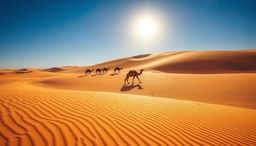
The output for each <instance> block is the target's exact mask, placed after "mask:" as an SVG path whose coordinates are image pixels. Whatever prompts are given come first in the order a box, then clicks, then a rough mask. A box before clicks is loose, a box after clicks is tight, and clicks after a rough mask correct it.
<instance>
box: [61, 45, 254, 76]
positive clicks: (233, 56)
mask: <svg viewBox="0 0 256 146" xmlns="http://www.w3.org/2000/svg"><path fill="white" fill-rule="evenodd" d="M255 62H256V50H255V49H252V50H237V51H180V52H166V53H160V54H144V55H138V56H132V57H126V58H121V59H117V60H112V61H108V62H104V63H101V64H97V65H92V66H88V67H86V68H102V67H109V68H114V67H116V66H122V67H124V68H126V69H131V68H144V69H147V70H154V71H161V72H166V73H187V74H198V73H200V74H205V73H208V74H212V73H243V72H253V73H255V72H256V64H255ZM66 72H69V73H81V69H80V70H79V69H70V70H66Z"/></svg>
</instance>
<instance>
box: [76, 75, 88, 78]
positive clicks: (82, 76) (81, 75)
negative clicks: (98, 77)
mask: <svg viewBox="0 0 256 146" xmlns="http://www.w3.org/2000/svg"><path fill="white" fill-rule="evenodd" d="M86 76H88V75H81V76H78V78H83V77H86Z"/></svg>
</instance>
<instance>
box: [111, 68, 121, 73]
mask: <svg viewBox="0 0 256 146" xmlns="http://www.w3.org/2000/svg"><path fill="white" fill-rule="evenodd" d="M122 69H123V68H122V67H116V68H115V69H114V72H113V74H119V73H120V71H121V70H122Z"/></svg>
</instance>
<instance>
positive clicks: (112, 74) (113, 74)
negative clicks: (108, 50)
mask: <svg viewBox="0 0 256 146" xmlns="http://www.w3.org/2000/svg"><path fill="white" fill-rule="evenodd" d="M110 75H111V76H115V75H119V74H117V73H111V74H110Z"/></svg>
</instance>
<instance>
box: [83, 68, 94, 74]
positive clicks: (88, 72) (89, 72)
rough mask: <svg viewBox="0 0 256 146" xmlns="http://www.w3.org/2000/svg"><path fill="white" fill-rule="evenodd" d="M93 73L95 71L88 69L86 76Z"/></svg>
mask: <svg viewBox="0 0 256 146" xmlns="http://www.w3.org/2000/svg"><path fill="white" fill-rule="evenodd" d="M91 72H93V69H86V70H85V74H86V75H88V74H90V75H91Z"/></svg>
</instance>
